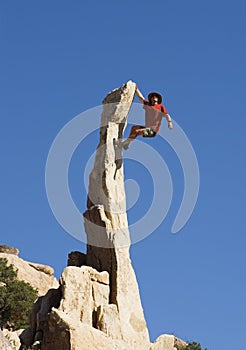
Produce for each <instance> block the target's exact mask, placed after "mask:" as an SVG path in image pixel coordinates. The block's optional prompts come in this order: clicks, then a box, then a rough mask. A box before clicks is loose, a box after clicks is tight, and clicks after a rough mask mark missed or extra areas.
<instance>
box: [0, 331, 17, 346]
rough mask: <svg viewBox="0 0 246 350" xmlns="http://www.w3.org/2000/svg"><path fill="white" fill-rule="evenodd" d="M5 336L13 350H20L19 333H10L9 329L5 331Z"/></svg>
mask: <svg viewBox="0 0 246 350" xmlns="http://www.w3.org/2000/svg"><path fill="white" fill-rule="evenodd" d="M2 332H3V335H4V337H5V338H7V339H8V340H9V342H10V344H11V346H12V348H13V349H15V350H18V349H19V348H20V345H21V343H20V338H19V336H18V332H10V331H9V330H8V329H3V331H2ZM0 349H2V348H0Z"/></svg>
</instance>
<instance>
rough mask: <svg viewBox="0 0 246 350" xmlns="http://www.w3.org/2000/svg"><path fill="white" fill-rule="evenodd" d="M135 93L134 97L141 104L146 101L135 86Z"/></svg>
mask: <svg viewBox="0 0 246 350" xmlns="http://www.w3.org/2000/svg"><path fill="white" fill-rule="evenodd" d="M135 92H136V95H137V97H138V98H139V100H140V102H141V103H144V102H145V101H146V100H145V98H144V97H143V95H142V93H141V92H140V90H139V89H138V87H137V85H136V90H135Z"/></svg>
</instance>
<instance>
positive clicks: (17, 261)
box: [0, 253, 59, 296]
mask: <svg viewBox="0 0 246 350" xmlns="http://www.w3.org/2000/svg"><path fill="white" fill-rule="evenodd" d="M0 258H6V259H7V261H8V265H11V264H12V265H13V266H14V269H15V270H17V279H18V280H20V281H21V280H23V281H25V282H28V283H30V285H31V286H32V287H33V288H36V289H37V290H38V295H39V296H41V295H44V294H46V293H47V291H48V290H49V289H50V288H58V287H59V283H58V281H57V279H56V278H55V277H54V276H53V275H52V274H53V272H54V270H53V268H51V267H49V266H46V265H42V264H36V263H30V262H28V261H25V260H23V259H21V258H19V257H18V256H17V255H14V254H12V253H10V254H9V253H0Z"/></svg>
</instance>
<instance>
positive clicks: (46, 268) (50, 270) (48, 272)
mask: <svg viewBox="0 0 246 350" xmlns="http://www.w3.org/2000/svg"><path fill="white" fill-rule="evenodd" d="M28 264H29V266H31V267H33V268H34V269H36V270H37V271H41V272H44V273H45V274H46V275H49V276H51V275H53V274H54V269H53V268H52V267H50V266H48V265H42V264H35V263H31V262H28Z"/></svg>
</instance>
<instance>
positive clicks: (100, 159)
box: [21, 81, 179, 350]
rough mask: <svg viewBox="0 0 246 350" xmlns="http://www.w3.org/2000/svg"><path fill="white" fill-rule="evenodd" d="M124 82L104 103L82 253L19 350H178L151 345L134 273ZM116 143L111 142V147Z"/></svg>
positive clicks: (167, 341) (170, 341)
mask: <svg viewBox="0 0 246 350" xmlns="http://www.w3.org/2000/svg"><path fill="white" fill-rule="evenodd" d="M135 86H136V85H135V83H133V82H131V81H129V82H128V83H126V84H124V85H123V86H121V87H120V88H119V89H116V90H114V91H112V92H111V93H110V94H108V95H107V97H106V98H105V99H104V101H103V103H104V108H103V112H102V116H101V125H100V141H99V145H98V147H97V152H96V157H95V163H94V168H93V170H92V172H91V175H90V183H89V192H88V199H87V210H86V212H85V213H84V214H83V215H84V224H85V230H86V234H87V253H86V254H83V253H80V252H71V253H70V254H69V258H68V265H69V266H68V267H66V268H65V269H64V271H63V273H62V276H61V278H60V287H59V288H56V289H50V290H49V291H48V293H47V294H46V295H45V296H43V297H40V298H39V299H38V300H37V302H36V303H35V304H34V306H33V310H32V314H31V317H30V327H29V328H28V329H26V330H25V331H24V332H23V333H22V334H21V342H22V347H21V349H23V350H24V349H27V348H30V347H31V349H35V350H36V349H41V350H87V349H88V350H92V349H93V350H104V349H105V350H177V349H178V348H179V347H177V346H178V345H177V341H176V338H175V337H173V336H166V335H163V336H161V337H159V338H158V339H157V341H156V342H155V343H154V344H151V343H150V341H149V335H148V330H147V327H146V322H145V318H144V314H143V309H142V305H141V301H140V296H139V290H138V284H137V281H136V277H135V273H134V270H133V268H132V264H131V260H130V256H129V246H130V236H129V231H128V223H127V216H126V203H125V189H124V175H123V162H122V157H121V149H120V147H119V146H117V140H118V139H120V138H122V134H123V131H124V128H125V126H126V120H127V115H128V112H129V109H130V107H131V103H132V101H133V97H134V93H135ZM115 141H116V142H115Z"/></svg>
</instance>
